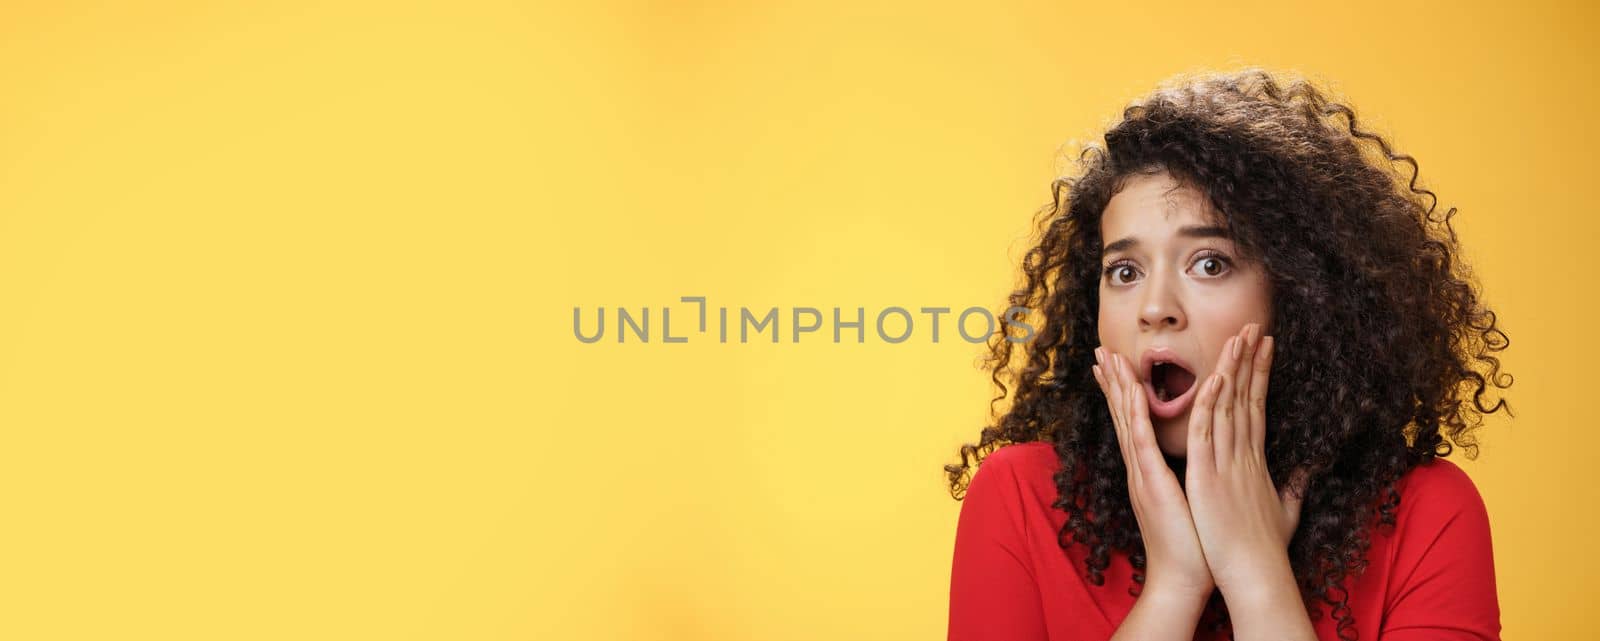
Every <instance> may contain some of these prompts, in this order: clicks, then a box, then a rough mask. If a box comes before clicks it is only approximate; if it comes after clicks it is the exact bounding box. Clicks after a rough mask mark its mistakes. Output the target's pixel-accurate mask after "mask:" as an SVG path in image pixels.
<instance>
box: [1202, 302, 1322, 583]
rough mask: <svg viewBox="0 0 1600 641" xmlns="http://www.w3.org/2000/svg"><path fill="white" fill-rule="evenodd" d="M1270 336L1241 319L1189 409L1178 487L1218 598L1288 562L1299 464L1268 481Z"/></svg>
mask: <svg viewBox="0 0 1600 641" xmlns="http://www.w3.org/2000/svg"><path fill="white" fill-rule="evenodd" d="M1271 370H1272V337H1270V336H1268V337H1266V338H1264V339H1263V338H1262V337H1261V326H1260V325H1258V324H1255V323H1252V324H1249V325H1246V326H1245V327H1244V329H1243V330H1242V331H1241V332H1240V334H1239V335H1238V336H1235V337H1233V338H1230V339H1228V342H1227V344H1226V345H1225V346H1224V347H1223V353H1222V357H1221V358H1220V359H1218V361H1217V370H1216V372H1214V373H1213V374H1212V375H1211V376H1210V377H1208V378H1206V380H1205V381H1204V382H1202V383H1199V385H1201V388H1200V390H1199V391H1198V392H1197V393H1196V395H1195V401H1194V407H1193V409H1192V411H1191V412H1190V418H1189V434H1188V453H1187V455H1186V459H1187V463H1186V466H1185V467H1186V470H1185V482H1184V486H1185V487H1184V492H1185V494H1187V496H1188V499H1189V506H1190V509H1191V510H1192V511H1193V514H1194V524H1195V530H1196V533H1197V534H1198V535H1199V537H1200V545H1201V548H1203V549H1204V550H1205V557H1206V564H1207V566H1209V567H1210V568H1211V575H1212V577H1213V578H1214V580H1215V581H1216V584H1217V587H1218V588H1219V589H1220V590H1222V592H1223V595H1224V597H1229V596H1232V593H1237V592H1238V591H1241V590H1247V589H1249V588H1251V587H1252V586H1260V585H1268V584H1276V580H1277V579H1281V578H1282V577H1283V576H1284V575H1285V573H1288V574H1289V575H1290V576H1291V577H1292V573H1293V571H1292V569H1291V568H1290V565H1289V555H1288V548H1289V541H1290V539H1291V538H1292V537H1293V536H1294V531H1295V528H1296V527H1298V526H1299V523H1300V505H1301V503H1302V500H1303V499H1302V497H1301V492H1302V491H1303V487H1304V484H1305V474H1304V470H1296V471H1295V472H1294V473H1293V474H1292V475H1291V477H1292V479H1291V481H1290V483H1289V484H1288V485H1289V486H1290V487H1293V488H1295V489H1293V490H1291V489H1290V488H1289V487H1286V488H1284V489H1283V490H1281V491H1280V490H1278V489H1277V488H1274V487H1273V484H1272V476H1271V474H1270V472H1269V470H1268V469H1267V461H1266V451H1265V443H1266V432H1267V416H1266V408H1267V375H1268V373H1269V372H1271Z"/></svg>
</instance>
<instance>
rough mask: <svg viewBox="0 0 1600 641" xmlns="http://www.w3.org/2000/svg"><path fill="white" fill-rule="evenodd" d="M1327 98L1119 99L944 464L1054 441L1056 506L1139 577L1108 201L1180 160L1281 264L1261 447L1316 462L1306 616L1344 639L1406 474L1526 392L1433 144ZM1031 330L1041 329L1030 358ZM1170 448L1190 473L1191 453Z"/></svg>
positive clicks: (1304, 561) (1252, 242)
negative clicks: (1481, 285) (1399, 136)
mask: <svg viewBox="0 0 1600 641" xmlns="http://www.w3.org/2000/svg"><path fill="white" fill-rule="evenodd" d="M1330 96H1331V92H1327V91H1325V90H1322V89H1319V88H1318V87H1317V86H1315V84H1314V83H1312V82H1310V81H1308V80H1306V79H1305V78H1302V77H1298V76H1292V75H1290V76H1288V77H1284V76H1283V75H1282V74H1274V73H1271V72H1268V71H1266V70H1263V69H1261V68H1257V67H1249V68H1245V69H1243V70H1240V71H1236V72H1231V73H1206V74H1186V75H1180V76H1177V77H1175V78H1173V79H1170V80H1168V81H1166V82H1164V83H1162V84H1161V85H1159V86H1158V87H1157V89H1156V90H1155V91H1154V92H1153V93H1151V94H1150V95H1149V96H1147V97H1145V98H1143V99H1141V100H1137V101H1135V102H1133V103H1132V104H1130V105H1129V106H1128V107H1127V108H1126V109H1124V111H1123V113H1122V118H1121V120H1120V121H1118V122H1116V123H1115V124H1113V125H1112V126H1111V127H1110V128H1109V129H1108V130H1107V131H1106V132H1105V136H1104V145H1103V146H1101V145H1099V144H1090V145H1087V146H1086V147H1085V148H1084V149H1083V151H1082V153H1081V154H1079V156H1078V158H1077V165H1078V169H1079V171H1078V172H1077V175H1076V176H1075V177H1064V178H1058V179H1057V180H1055V181H1054V182H1053V183H1052V185H1051V195H1052V199H1051V203H1050V204H1049V205H1047V206H1045V207H1043V208H1041V209H1040V210H1039V212H1038V213H1037V215H1036V216H1035V219H1034V225H1035V227H1036V238H1035V243H1034V245H1033V246H1032V248H1031V249H1030V250H1029V251H1028V252H1027V253H1026V255H1025V256H1024V258H1023V260H1022V273H1021V278H1020V280H1019V285H1018V288H1017V289H1015V290H1014V291H1012V292H1011V294H1010V295H1009V297H1008V303H1009V307H1011V308H1019V307H1020V308H1023V309H1024V310H1027V311H1026V312H1018V313H1017V314H1016V315H1015V316H1013V315H1012V313H1011V312H1008V315H1007V316H1006V318H1005V320H1006V323H1003V324H1002V326H1001V327H1000V329H999V330H998V331H996V332H995V334H994V335H992V336H991V338H990V340H989V342H988V352H987V354H986V356H985V369H986V370H988V371H989V372H990V379H991V381H992V382H993V384H994V386H995V388H996V389H997V394H996V395H995V396H994V397H993V399H992V400H991V401H990V404H989V408H990V416H991V418H992V419H993V422H992V423H990V424H989V425H987V426H985V427H984V428H983V430H982V433H981V435H980V439H979V442H978V443H976V444H972V443H968V444H965V445H963V446H961V448H960V450H959V457H960V462H959V463H958V464H952V465H946V466H945V468H944V469H945V473H946V476H947V477H948V480H949V483H950V492H951V495H952V496H953V497H954V498H956V499H957V500H960V499H961V498H963V497H964V495H965V493H966V486H967V483H968V482H969V481H970V478H971V473H972V472H973V471H974V469H975V468H974V466H975V465H977V464H979V463H980V462H981V461H982V459H983V457H985V456H987V455H988V454H989V453H992V452H993V451H994V450H995V449H997V448H999V447H1001V446H1003V445H1006V444H1011V443H1021V442H1029V441H1045V442H1050V443H1052V444H1053V445H1054V449H1055V452H1056V454H1057V456H1058V457H1059V459H1060V461H1061V470H1060V472H1059V473H1058V474H1057V475H1056V476H1055V483H1056V487H1057V489H1058V490H1059V497H1058V499H1057V501H1056V503H1055V505H1054V507H1055V508H1057V509H1061V510H1064V511H1065V512H1066V514H1067V520H1066V523H1065V525H1064V526H1063V527H1062V529H1061V532H1060V534H1059V540H1058V542H1059V543H1060V545H1061V546H1062V548H1063V549H1065V548H1067V547H1068V546H1069V545H1071V544H1073V543H1079V544H1082V545H1084V546H1086V549H1087V555H1086V561H1085V566H1086V567H1085V568H1084V571H1085V572H1086V574H1087V576H1088V578H1089V580H1090V581H1091V582H1093V583H1094V584H1095V585H1103V583H1104V572H1105V570H1106V568H1107V567H1109V565H1110V562H1111V554H1112V552H1114V551H1121V552H1124V553H1126V554H1127V556H1128V558H1129V560H1130V562H1131V564H1132V566H1133V569H1134V580H1135V581H1136V582H1137V583H1140V584H1142V583H1143V580H1144V569H1145V561H1146V559H1145V556H1144V551H1143V547H1144V546H1143V542H1142V540H1141V537H1140V533H1139V528H1138V524H1137V522H1136V521H1135V519H1134V516H1133V510H1132V506H1131V505H1130V503H1129V497H1128V488H1127V484H1126V478H1127V471H1126V468H1125V467H1124V463H1123V460H1122V457H1121V456H1120V453H1119V450H1118V447H1117V442H1116V436H1115V432H1114V430H1113V428H1112V423H1111V417H1110V414H1109V411H1108V409H1107V407H1106V404H1105V400H1104V399H1103V398H1102V396H1101V394H1100V392H1099V390H1098V388H1097V386H1096V384H1095V381H1094V378H1093V375H1092V373H1091V370H1090V366H1091V365H1093V363H1094V356H1093V350H1094V348H1095V347H1096V346H1097V345H1098V344H1099V337H1098V332H1097V323H1096V318H1097V314H1098V307H1099V280H1100V277H1101V272H1102V270H1101V264H1100V263H1101V260H1102V256H1101V242H1102V239H1101V237H1100V220H1101V214H1102V212H1103V211H1104V210H1105V207H1106V204H1107V202H1108V201H1109V200H1110V199H1111V197H1112V196H1113V195H1114V194H1115V193H1116V192H1117V191H1118V190H1119V189H1121V187H1122V185H1123V183H1124V182H1125V181H1126V179H1127V178H1128V177H1129V176H1131V175H1134V174H1137V173H1141V172H1144V173H1148V172H1151V171H1156V170H1165V171H1167V172H1169V173H1170V174H1171V175H1173V176H1174V177H1176V178H1178V180H1179V181H1181V182H1182V183H1183V184H1186V185H1189V186H1192V187H1194V188H1196V189H1198V190H1199V191H1200V192H1201V193H1202V194H1204V195H1205V196H1207V197H1208V198H1209V200H1210V203H1211V204H1212V205H1213V207H1214V209H1215V210H1216V211H1217V212H1220V215H1221V217H1222V222H1223V223H1224V226H1225V227H1226V228H1227V229H1228V231H1229V234H1230V236H1231V238H1232V239H1233V241H1234V242H1235V244H1236V246H1237V247H1238V249H1239V251H1240V252H1241V253H1242V254H1244V255H1245V256H1246V257H1249V258H1253V259H1256V260H1260V261H1261V263H1262V264H1263V265H1264V266H1265V268H1266V270H1267V272H1268V274H1269V275H1270V279H1271V285H1272V291H1273V303H1272V305H1273V319H1274V336H1275V338H1274V345H1275V348H1276V352H1277V354H1276V356H1275V357H1274V363H1273V372H1272V377H1271V382H1270V389H1269V391H1268V395H1267V399H1268V400H1267V418H1268V427H1267V435H1266V445H1265V450H1266V451H1265V454H1266V460H1267V462H1268V465H1269V466H1270V469H1271V474H1272V481H1273V483H1274V484H1275V486H1277V487H1283V485H1284V483H1285V482H1286V481H1287V476H1288V473H1289V471H1290V470H1293V469H1295V468H1297V467H1301V466H1304V467H1306V468H1308V469H1309V471H1310V472H1311V476H1310V484H1309V486H1308V487H1307V488H1306V496H1305V502H1304V504H1303V509H1302V518H1301V521H1300V526H1299V527H1298V528H1297V530H1296V532H1295V533H1294V537H1293V540H1292V541H1291V543H1290V546H1289V559H1290V562H1291V564H1292V566H1293V568H1294V573H1295V578H1296V580H1297V582H1298V584H1299V586H1300V590H1301V596H1302V598H1303V599H1304V600H1305V602H1306V604H1307V607H1308V610H1309V611H1310V614H1311V615H1312V616H1313V617H1314V618H1319V617H1321V616H1322V612H1321V609H1320V608H1319V607H1318V606H1317V605H1316V602H1317V601H1319V600H1320V601H1321V602H1322V603H1325V604H1326V605H1328V606H1330V608H1331V615H1332V616H1333V617H1335V620H1336V621H1337V629H1338V631H1339V635H1340V637H1341V638H1348V639H1353V638H1354V637H1355V629H1354V619H1353V617H1352V615H1351V613H1350V609H1349V607H1348V596H1349V595H1348V594H1345V593H1344V591H1343V588H1342V585H1343V581H1344V579H1345V578H1346V577H1347V576H1354V575H1358V574H1359V573H1360V572H1361V571H1362V570H1363V569H1365V567H1366V551H1367V548H1368V545H1369V543H1370V534H1371V531H1372V530H1371V528H1374V527H1388V528H1392V527H1393V526H1394V523H1395V512H1396V509H1397V508H1398V506H1399V505H1400V500H1401V497H1400V495H1399V493H1398V491H1397V490H1396V489H1395V482H1396V481H1397V480H1399V479H1400V477H1401V476H1402V475H1404V474H1405V473H1406V472H1407V471H1408V470H1410V469H1411V468H1413V467H1415V466H1417V465H1419V464H1422V463H1425V462H1427V461H1429V460H1431V459H1432V458H1434V457H1444V456H1448V455H1449V454H1450V453H1451V452H1452V450H1453V448H1454V447H1461V448H1462V449H1463V450H1464V451H1465V452H1466V454H1467V456H1468V458H1473V459H1476V458H1477V454H1478V452H1477V441H1476V439H1475V438H1474V436H1473V432H1474V430H1475V429H1476V428H1477V427H1479V426H1481V424H1482V422H1483V417H1484V416H1485V415H1488V414H1492V413H1495V412H1497V411H1499V410H1501V409H1505V410H1506V412H1507V414H1510V410H1511V408H1510V407H1509V405H1507V403H1506V401H1505V400H1503V399H1497V400H1494V402H1492V403H1491V402H1490V399H1489V398H1488V392H1490V390H1489V388H1490V387H1491V386H1494V387H1498V388H1502V389H1503V388H1508V387H1510V385H1511V381H1512V379H1511V376H1510V375H1509V374H1502V373H1501V371H1500V361H1499V359H1498V358H1496V357H1495V356H1494V355H1493V354H1494V353H1495V352H1499V351H1502V350H1504V349H1506V347H1507V346H1509V344H1510V341H1509V339H1508V338H1507V337H1506V335H1505V333H1504V332H1502V331H1501V330H1500V329H1499V328H1498V327H1496V316H1495V313H1494V312H1493V311H1491V310H1489V309H1488V308H1487V307H1486V306H1485V305H1484V304H1483V302H1482V300H1481V299H1480V294H1479V291H1478V286H1477V285H1476V283H1475V279H1474V278H1473V276H1472V273H1471V270H1470V269H1469V268H1468V267H1467V265H1466V264H1465V263H1464V262H1463V260H1462V257H1461V255H1460V251H1459V246H1458V242H1457V238H1456V234H1455V230H1454V229H1453V228H1452V227H1451V223H1450V219H1451V218H1452V217H1453V216H1454V215H1455V213H1456V210H1455V208H1450V209H1449V210H1448V211H1446V212H1444V213H1443V214H1442V215H1436V214H1435V213H1434V211H1435V208H1436V206H1437V204H1438V199H1437V197H1436V196H1435V195H1434V194H1433V192H1431V191H1429V190H1427V189H1424V188H1421V187H1418V184H1417V175H1418V166H1417V163H1416V161H1415V160H1414V159H1413V158H1412V157H1411V156H1409V155H1406V154H1402V153H1398V152H1396V151H1395V150H1394V149H1393V148H1392V147H1391V145H1390V144H1389V142H1387V141H1386V140H1385V139H1384V138H1382V137H1380V136H1378V135H1376V134H1374V133H1371V132H1369V131H1366V130H1364V129H1362V128H1361V126H1359V125H1358V124H1357V121H1356V114H1355V111H1354V110H1353V109H1352V108H1351V107H1350V106H1348V105H1347V104H1344V103H1341V102H1338V101H1335V100H1334V99H1333V98H1332V97H1330ZM1401 165H1406V166H1409V168H1410V176H1409V177H1407V176H1405V175H1403V174H1402V173H1401V171H1400V166H1401ZM1027 314H1037V315H1040V316H1042V326H1040V327H1039V329H1038V331H1037V333H1036V334H1035V335H1034V337H1033V340H1032V341H1030V342H1026V343H1019V342H1016V341H1015V340H1014V339H1012V338H1011V337H1009V336H1008V332H1007V329H1006V325H1007V324H1009V323H1011V322H1013V321H1015V320H1020V319H1021V318H1023V317H1024V316H1026V315H1027ZM1014 345H1022V346H1024V347H1023V348H1022V349H1021V350H1020V351H1022V353H1021V354H1018V355H1017V358H1016V359H1015V360H1020V361H1021V362H1020V363H1015V364H1014V363H1013V360H1014V358H1013V349H1014V347H1013V346H1014ZM1008 383H1009V385H1008ZM1008 394H1009V399H1010V403H1009V406H1008V407H1007V408H1006V410H1005V411H1004V412H1003V413H1002V412H999V411H998V410H997V409H996V405H997V404H998V403H1000V402H1001V401H1002V400H1005V399H1007V397H1008ZM1169 462H1170V463H1171V464H1172V465H1173V466H1174V467H1175V468H1176V470H1177V472H1178V478H1179V479H1182V478H1183V472H1182V465H1183V462H1182V460H1181V459H1178V460H1170V461H1169ZM1206 612H1207V616H1208V617H1209V618H1210V619H1211V620H1212V621H1213V624H1214V626H1215V628H1216V629H1221V628H1222V627H1223V626H1225V625H1226V623H1227V614H1226V609H1225V604H1223V603H1222V601H1221V598H1220V594H1217V593H1213V595H1212V598H1211V602H1210V603H1208V605H1207V608H1206Z"/></svg>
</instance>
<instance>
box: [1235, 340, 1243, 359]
mask: <svg viewBox="0 0 1600 641" xmlns="http://www.w3.org/2000/svg"><path fill="white" fill-rule="evenodd" d="M1243 351H1244V342H1243V341H1240V340H1239V337H1238V336H1235V337H1233V357H1234V358H1239V354H1240V353H1241V352H1243Z"/></svg>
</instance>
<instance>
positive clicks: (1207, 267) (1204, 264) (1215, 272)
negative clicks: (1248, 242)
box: [1195, 256, 1228, 276]
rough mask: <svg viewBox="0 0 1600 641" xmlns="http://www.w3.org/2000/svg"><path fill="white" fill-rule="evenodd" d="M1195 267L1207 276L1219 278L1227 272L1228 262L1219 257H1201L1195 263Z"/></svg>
mask: <svg viewBox="0 0 1600 641" xmlns="http://www.w3.org/2000/svg"><path fill="white" fill-rule="evenodd" d="M1195 267H1196V268H1198V269H1199V270H1200V273H1202V274H1205V275H1207V276H1221V275H1222V274H1223V272H1226V271H1228V260H1227V259H1226V258H1223V257H1221V256H1203V257H1201V258H1200V260H1199V261H1196V262H1195Z"/></svg>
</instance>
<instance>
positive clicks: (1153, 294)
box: [1139, 276, 1186, 329]
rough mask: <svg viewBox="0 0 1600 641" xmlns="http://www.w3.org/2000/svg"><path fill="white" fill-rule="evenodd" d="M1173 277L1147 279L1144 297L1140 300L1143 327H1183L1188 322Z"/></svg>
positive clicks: (1140, 321) (1140, 317)
mask: <svg viewBox="0 0 1600 641" xmlns="http://www.w3.org/2000/svg"><path fill="white" fill-rule="evenodd" d="M1174 285H1176V283H1174V282H1173V277H1170V276H1151V277H1149V278H1147V279H1145V287H1144V299H1143V300H1141V301H1139V325H1140V328H1141V329H1159V328H1166V329H1183V325H1184V323H1185V322H1186V320H1185V319H1184V315H1183V304H1182V302H1181V301H1179V300H1178V293H1177V291H1176V288H1175V287H1174Z"/></svg>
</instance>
